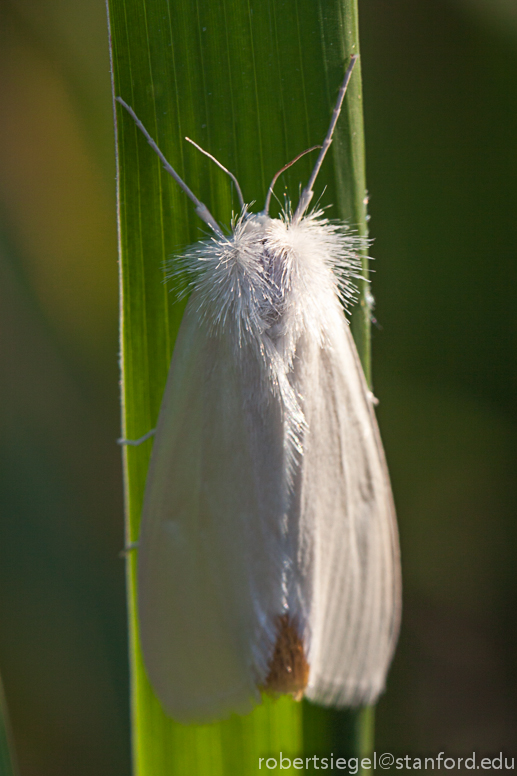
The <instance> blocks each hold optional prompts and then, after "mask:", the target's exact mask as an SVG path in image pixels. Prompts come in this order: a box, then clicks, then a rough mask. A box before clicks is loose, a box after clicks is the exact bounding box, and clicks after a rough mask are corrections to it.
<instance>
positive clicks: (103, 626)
mask: <svg viewBox="0 0 517 776" xmlns="http://www.w3.org/2000/svg"><path fill="white" fill-rule="evenodd" d="M304 2H311V0H299V5H300V8H301V12H302V13H303V3H304ZM359 7H360V14H361V19H360V21H361V39H362V54H363V58H362V64H363V76H364V92H365V119H366V140H367V169H368V183H369V189H370V197H371V199H370V212H371V216H372V220H371V232H372V236H373V237H375V245H374V248H373V250H372V253H373V255H374V256H375V257H376V262H375V264H374V269H375V275H374V276H373V280H374V282H373V291H374V294H375V297H376V300H377V307H376V311H375V315H376V318H377V321H378V326H376V327H374V331H373V343H374V379H375V391H376V394H377V395H378V396H379V398H380V401H381V403H380V407H379V418H380V422H381V426H382V432H383V436H384V441H385V446H386V449H387V454H388V460H389V463H390V469H391V473H392V478H393V485H394V489H395V496H396V501H397V506H398V513H399V521H400V528H401V540H402V549H403V563H404V578H405V609H404V620H403V628H402V635H401V641H400V646H399V649H398V652H397V655H396V658H395V662H394V666H393V669H392V671H391V674H390V678H389V687H388V693H387V694H386V695H385V696H384V697H383V699H382V700H381V702H380V704H379V707H378V712H377V750H378V751H383V750H389V751H393V752H398V753H402V754H406V753H414V754H429V755H432V754H436V753H438V752H440V751H446V752H447V753H448V754H459V755H461V754H465V753H467V754H468V753H470V752H471V751H472V750H476V751H478V752H479V753H482V754H490V753H494V754H495V753H498V752H499V751H500V750H501V749H502V750H503V751H506V752H510V753H512V752H513V753H515V749H516V746H515V741H516V740H517V693H516V685H517V657H516V656H517V576H516V574H515V571H514V569H515V560H514V558H515V553H516V549H517V541H516V539H517V536H516V534H517V530H516V523H517V521H516V512H517V508H516V505H517V476H516V468H517V467H516V463H517V461H516V458H517V453H516V445H515V441H514V440H515V437H516V435H517V407H516V401H515V393H516V388H517V380H516V377H517V359H516V356H517V352H516V351H517V347H516V346H517V306H516V304H515V301H514V297H515V294H516V291H517V284H516V279H517V278H516V275H517V261H516V258H517V257H516V247H517V212H516V204H517V195H516V182H517V143H516V141H517V3H516V2H515V0H359ZM0 30H1V31H0V39H1V45H0V94H1V101H0V352H1V356H0V385H1V400H0V428H1V453H0V455H1V466H0V478H1V481H0V508H1V521H0V673H1V674H2V677H3V680H4V684H5V692H6V696H7V701H8V704H9V709H10V714H11V718H12V726H13V729H14V736H15V740H16V744H17V749H18V755H19V759H20V763H21V771H22V776H69V775H70V774H73V775H74V776H87V775H88V776H90V775H91V774H95V776H119V775H120V776H128V774H129V731H128V700H127V681H128V679H127V661H126V631H125V604H124V568H123V562H122V561H121V560H120V559H119V558H118V552H119V550H120V549H121V547H122V545H123V514H122V485H121V466H120V451H119V449H118V448H117V445H116V444H115V440H116V438H117V436H118V434H119V409H118V366H117V269H116V229H115V182H114V175H115V166H114V159H113V130H112V113H111V111H112V108H111V96H110V82H109V72H108V70H109V60H108V47H107V32H106V21H105V11H104V4H103V2H102V0H74V1H73V2H70V1H69V0H0Z"/></svg>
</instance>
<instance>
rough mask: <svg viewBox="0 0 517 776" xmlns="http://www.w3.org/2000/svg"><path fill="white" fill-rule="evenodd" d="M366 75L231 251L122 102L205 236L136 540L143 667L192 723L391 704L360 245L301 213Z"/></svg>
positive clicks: (244, 220) (392, 565)
mask: <svg viewBox="0 0 517 776" xmlns="http://www.w3.org/2000/svg"><path fill="white" fill-rule="evenodd" d="M355 59H356V58H355V57H354V58H353V59H352V61H351V63H350V66H349V68H348V70H347V73H346V77H345V81H344V83H343V85H342V87H341V90H340V93H339V98H338V101H337V105H336V108H335V110H334V113H333V117H332V121H331V124H330V128H329V131H328V134H327V137H326V138H325V141H324V143H323V146H321V152H320V154H319V158H318V161H317V163H316V166H315V168H314V171H313V173H312V175H311V178H310V180H309V183H308V185H307V186H306V188H305V189H304V190H303V191H302V193H301V197H300V202H299V204H298V206H297V208H296V210H295V211H294V214H291V212H290V210H289V208H288V209H287V210H286V212H284V213H283V214H282V215H281V216H280V217H279V218H271V217H270V216H269V215H268V205H269V199H270V196H271V191H272V187H273V185H274V182H275V180H276V177H278V176H275V180H274V181H273V183H272V185H271V187H270V190H269V192H268V197H267V201H266V207H265V209H264V211H263V212H261V213H259V214H252V213H250V212H249V210H248V208H247V207H246V206H245V205H244V204H243V202H242V197H241V204H242V211H241V214H240V216H239V218H238V220H237V221H236V222H235V223H234V225H233V230H232V233H231V235H229V236H226V235H224V234H223V232H222V231H221V229H220V227H219V226H218V224H217V223H216V222H215V220H214V219H213V217H212V216H211V215H210V213H209V211H208V210H207V208H206V207H205V206H204V205H203V204H202V203H201V202H199V200H198V199H197V198H196V197H195V196H194V194H193V193H192V192H191V191H190V189H188V187H187V186H186V184H185V183H184V182H183V181H182V180H181V179H180V178H179V176H178V175H177V173H176V172H175V171H174V170H173V169H172V168H171V167H170V165H169V164H168V163H167V161H166V160H165V158H164V157H163V154H161V152H160V151H159V149H158V148H157V146H156V144H155V143H154V141H153V140H152V138H151V137H150V136H149V134H148V133H147V131H146V130H145V128H144V127H143V125H142V124H141V122H140V121H139V120H138V119H137V117H136V116H135V114H134V112H133V110H132V109H131V108H129V106H127V105H126V103H124V102H123V101H122V100H121V99H120V98H118V99H119V102H120V103H121V104H122V105H123V106H124V107H125V108H126V109H127V110H128V111H129V113H130V114H131V116H132V117H133V118H134V119H135V121H136V122H137V124H138V126H139V127H140V129H141V130H142V131H143V132H144V134H145V136H146V138H147V140H148V142H149V143H150V144H151V145H152V147H153V148H154V149H155V150H156V151H157V153H158V154H159V155H160V158H161V160H162V162H163V163H164V165H165V166H166V169H167V170H168V171H169V172H170V173H171V174H172V175H173V176H174V178H175V179H176V180H177V181H178V183H179V184H180V185H181V187H182V188H183V189H184V191H185V192H186V193H187V194H188V196H189V197H190V198H191V199H192V200H193V201H194V203H195V204H196V210H197V212H198V214H199V215H200V216H201V218H202V219H203V220H204V221H205V222H206V223H207V224H208V225H209V226H210V227H211V229H212V231H213V234H212V236H211V237H209V238H208V239H206V240H204V241H202V242H199V243H197V244H196V245H194V246H193V247H191V248H190V249H189V250H188V251H187V252H186V254H185V255H184V257H183V260H182V263H183V265H184V266H185V267H186V268H187V271H188V273H189V275H190V282H191V286H192V289H193V291H192V295H191V297H190V299H189V302H188V304H187V307H186V310H185V314H184V318H183V321H182V324H181V328H180V332H179V334H178V339H177V341H176V345H175V349H174V355H173V359H172V365H171V369H170V373H169V377H168V381H167V387H166V389H165V395H164V398H163V403H162V406H161V410H160V416H159V420H158V426H157V430H156V438H155V442H154V449H153V452H152V458H151V464H150V469H149V474H148V478H147V485H146V492H145V501H144V507H143V515H142V524H141V532H140V538H139V544H138V553H139V557H138V610H139V620H140V638H141V644H142V650H143V655H144V660H145V665H146V669H147V673H148V675H149V679H150V681H151V684H152V686H153V688H154V690H155V692H156V694H157V695H158V697H159V699H160V700H161V702H162V705H163V707H164V708H165V710H166V711H167V712H168V713H169V714H170V715H171V716H172V717H173V718H174V719H176V720H178V721H180V722H184V723H190V722H198V723H202V722H209V721H212V720H217V719H221V718H224V717H227V716H228V715H229V714H230V713H232V712H237V713H239V714H245V713H247V712H249V711H250V710H251V709H252V708H253V706H254V705H255V704H257V703H260V700H261V690H265V691H268V692H270V693H273V694H277V693H291V694H292V695H293V696H294V697H296V698H300V697H302V695H305V696H306V697H307V698H309V699H310V700H312V701H314V702H316V703H320V704H324V705H329V706H337V707H343V706H358V705H363V704H370V703H373V702H374V701H375V700H376V699H377V697H378V695H379V693H380V692H381V691H382V690H383V688H384V684H385V679H386V673H387V670H388V667H389V663H390V660H391V657H392V653H393V650H394V646H395V642H396V638H397V634H398V626H399V616H400V571H399V550H398V537H397V528H396V523H395V515H394V507H393V500H392V495H391V488H390V483H389V479H388V473H387V469H386V463H385V459H384V453H383V449H382V445H381V441H380V437H379V432H378V428H377V423H376V419H375V415H374V412H373V407H372V404H373V401H372V399H373V397H372V394H371V393H370V391H369V389H368V386H367V384H366V380H365V377H364V374H363V371H362V368H361V364H360V362H359V358H358V355H357V352H356V348H355V345H354V341H353V339H352V336H351V333H350V328H349V325H348V322H347V320H346V318H345V315H344V312H343V306H342V303H343V302H345V303H346V302H347V301H348V300H349V299H350V298H351V297H352V296H353V293H354V290H353V285H352V277H353V276H354V275H357V273H358V272H359V266H360V265H359V261H358V258H357V251H358V249H359V248H360V247H361V245H362V243H361V240H360V238H358V237H357V236H354V235H353V233H351V231H350V230H349V229H348V227H347V226H345V225H343V224H340V225H338V224H336V223H332V222H330V221H328V220H327V219H326V218H324V217H323V213H322V211H321V210H316V211H313V212H311V213H309V214H308V215H306V211H307V208H308V206H309V203H310V200H311V197H312V194H313V191H312V187H313V184H314V182H315V179H316V176H317V174H318V171H319V169H320V166H321V163H322V161H323V158H324V156H325V154H326V151H327V149H328V147H329V145H330V143H331V141H332V134H333V131H334V127H335V124H336V122H337V119H338V116H339V112H340V109H341V105H342V102H343V98H344V95H345V91H346V88H347V85H348V81H349V79H350V76H351V72H352V68H353V65H354V62H355ZM220 166H222V165H220ZM223 169H225V168H223ZM284 169H285V168H284ZM232 177H233V176H232ZM237 186H238V184H237ZM237 190H238V192H239V193H240V189H239V188H238V189H237ZM363 244H364V243H363ZM147 436H148V435H146V437H147Z"/></svg>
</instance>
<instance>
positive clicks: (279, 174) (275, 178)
mask: <svg viewBox="0 0 517 776" xmlns="http://www.w3.org/2000/svg"><path fill="white" fill-rule="evenodd" d="M321 147H322V146H319V145H317V146H312V148H308V149H307V150H306V151H302V153H301V154H298V156H295V158H294V159H292V161H290V162H288V163H287V164H286V165H284V166H283V167H282V169H281V170H279V171H278V172H277V173H276V175H275V176H274V178H273V180H272V181H271V185H270V186H269V189H268V190H267V195H266V202H265V205H264V210H263V211H262V213H263V214H264V215H265V216H267V215H268V213H269V205H270V203H271V195H272V194H273V189H274V188H275V183H276V182H277V180H278V179H279V177H280V176H281V175H282V173H283V172H285V171H286V170H288V169H289V167H292V166H293V164H294V163H295V162H297V161H298V159H301V158H302V156H305V154H308V153H310V152H311V151H315V150H316V148H321Z"/></svg>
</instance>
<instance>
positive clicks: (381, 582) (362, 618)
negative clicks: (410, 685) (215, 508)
mask: <svg viewBox="0 0 517 776" xmlns="http://www.w3.org/2000/svg"><path fill="white" fill-rule="evenodd" d="M336 307H337V305H333V304H332V303H330V304H329V305H328V307H327V309H328V315H329V316H330V320H329V325H328V329H327V331H328V344H327V345H326V346H324V347H321V346H320V345H317V344H316V343H314V342H306V343H305V345H304V346H302V352H301V357H300V360H299V363H300V365H301V366H300V369H301V375H300V381H301V382H300V386H299V390H300V393H301V395H302V396H303V401H304V411H305V414H306V419H307V423H308V427H309V434H308V438H307V440H306V445H305V448H306V449H305V452H304V458H303V464H302V466H303V469H302V473H301V494H300V497H301V503H302V507H301V514H302V526H301V528H302V532H304V533H305V536H306V541H305V546H309V547H310V548H311V550H310V554H311V556H312V558H311V563H310V565H311V566H312V574H311V577H312V590H311V594H310V595H311V636H310V639H311V640H310V648H309V664H310V675H309V684H308V687H307V690H306V695H307V697H308V698H309V699H311V700H313V701H315V702H316V703H321V704H324V705H336V706H356V705H363V704H369V703H372V702H373V701H374V700H375V699H376V698H377V696H378V695H379V693H380V692H381V691H382V690H383V689H384V683H385V677H386V673H387V670H388V667H389V663H390V660H391V657H392V653H393V650H394V647H395V642H396V638H397V635H398V627H399V619H400V567H399V549H398V533H397V526H396V519H395V511H394V505H393V498H392V493H391V487H390V482H389V478H388V472H387V468H386V462H385V458H384V452H383V448H382V443H381V440H380V436H379V431H378V427H377V421H376V418H375V414H374V412H373V408H372V401H371V399H372V395H371V393H370V392H369V390H368V387H367V384H366V381H365V378H364V374H363V371H362V367H361V364H360V361H359V357H358V355H357V351H356V347H355V344H354V341H353V338H352V335H351V332H350V327H349V326H348V325H347V323H346V321H345V318H344V316H343V313H342V311H341V309H336Z"/></svg>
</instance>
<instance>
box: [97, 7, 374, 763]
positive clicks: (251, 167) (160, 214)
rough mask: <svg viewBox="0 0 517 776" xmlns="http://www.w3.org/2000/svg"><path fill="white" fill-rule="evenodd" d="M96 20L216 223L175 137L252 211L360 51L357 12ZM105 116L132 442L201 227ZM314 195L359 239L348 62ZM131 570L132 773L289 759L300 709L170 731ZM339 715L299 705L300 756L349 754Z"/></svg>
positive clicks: (169, 13) (156, 380)
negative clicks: (146, 655)
mask: <svg viewBox="0 0 517 776" xmlns="http://www.w3.org/2000/svg"><path fill="white" fill-rule="evenodd" d="M109 14H110V26H111V42H112V60H113V74H114V91H115V95H120V96H121V97H122V98H123V99H124V100H125V101H126V102H128V103H129V104H130V105H131V106H132V107H133V108H134V110H135V111H136V113H137V114H138V115H139V117H140V118H141V120H142V121H143V123H144V124H145V126H146V127H147V129H148V130H149V131H150V133H151V134H152V135H153V137H154V138H155V140H156V141H157V143H158V145H159V146H160V148H161V149H162V151H163V152H164V153H165V155H166V156H167V158H168V159H169V161H170V162H171V164H172V165H173V166H174V167H175V169H176V170H177V171H178V173H179V174H180V175H181V176H182V177H183V178H184V180H186V182H187V183H188V185H189V186H190V187H191V188H192V189H193V190H194V192H195V194H196V195H197V196H198V197H199V198H200V199H201V200H202V201H203V202H205V203H206V205H207V206H208V207H209V209H210V210H211V212H212V213H213V215H214V216H215V218H216V219H217V220H218V221H219V222H221V223H225V224H229V222H230V217H231V212H232V208H233V209H234V210H237V209H238V201H237V198H236V196H235V192H234V191H233V189H232V185H231V183H230V181H229V179H228V177H227V176H226V175H225V174H224V173H223V172H221V171H220V170H219V169H218V168H217V167H215V165H213V164H212V163H211V162H210V161H209V160H207V159H206V158H205V157H203V156H202V155H201V154H200V153H199V152H198V151H196V149H194V148H192V147H191V146H189V145H188V144H186V143H185V142H184V137H185V136H186V135H187V136H189V137H191V138H192V139H193V140H195V141H196V142H197V143H199V145H201V146H202V147H203V148H205V149H206V150H208V151H209V152H210V153H212V154H213V155H214V156H216V157H217V158H218V159H219V160H220V161H221V162H222V163H223V164H225V165H226V166H227V167H228V168H229V169H231V170H232V172H234V173H235V174H236V175H237V178H238V179H239V182H240V185H241V187H242V189H243V192H244V198H245V200H246V201H247V202H252V201H254V200H255V201H256V202H257V206H258V208H261V207H262V206H263V202H264V198H265V194H266V191H267V187H268V185H269V182H270V180H271V179H272V177H273V175H274V173H275V172H276V171H277V170H278V169H280V168H281V167H282V166H283V165H284V164H285V162H286V161H288V160H289V159H291V158H293V157H294V156H296V155H297V154H298V153H299V152H300V151H303V150H304V149H306V148H308V147H310V146H312V145H315V144H317V143H320V142H321V141H322V139H323V137H324V136H325V134H326V130H327V126H328V121H329V118H330V114H331V110H332V107H333V103H334V101H335V98H336V95H337V91H338V88H339V86H340V83H341V80H342V78H343V73H344V68H345V65H346V62H347V61H348V58H349V56H350V54H352V53H356V52H357V51H358V36H357V8H356V3H355V0H354V1H353V2H348V1H347V2H343V1H341V2H340V1H338V0H326V1H325V2H324V0H316V2H315V0H292V1H291V2H288V3H285V2H281V1H280V0H264V1H263V2H260V3H255V4H252V3H251V0H219V1H218V2H213V0H174V2H167V0H109ZM117 113H118V121H117V146H118V147H117V151H118V176H119V181H118V185H119V227H120V230H119V234H120V256H121V321H122V323H121V348H122V401H123V411H122V420H123V429H124V435H125V436H126V437H128V438H133V439H134V438H137V437H139V436H141V435H143V434H144V433H146V432H147V431H148V430H149V429H151V428H152V427H154V425H155V424H156V419H157V416H158V411H159V407H160V402H161V397H162V393H163V389H164V385H165V379H166V376H167V371H168V368H169V365H170V359H171V354H172V349H173V344H174V339H175V337H176V333H177V330H178V327H179V323H180V320H181V316H182V312H183V305H182V304H181V303H178V302H176V301H175V297H174V294H171V293H169V290H170V284H169V285H167V286H166V285H165V283H164V276H165V262H166V261H167V260H169V259H170V258H171V256H174V255H175V254H177V253H178V252H180V251H181V250H182V248H184V247H185V246H186V245H188V244H190V243H191V242H194V241H196V240H197V239H199V237H200V236H201V233H202V226H203V225H202V224H201V222H200V221H199V219H198V218H197V216H196V215H195V213H194V210H193V207H192V204H191V203H190V202H189V201H188V200H187V197H186V196H185V195H184V193H183V192H182V191H181V190H180V189H179V187H178V186H177V184H176V183H175V182H174V181H173V180H172V179H171V178H170V177H169V176H167V175H166V174H165V173H164V172H163V171H162V170H161V165H160V163H159V161H158V159H157V158H156V156H155V155H154V154H153V152H152V151H151V149H150V148H149V146H148V145H147V144H146V142H145V140H144V139H143V137H142V136H141V134H140V133H139V131H138V130H137V128H136V127H135V126H134V124H133V122H132V121H131V119H130V118H129V117H128V116H127V114H126V115H125V114H124V113H123V111H122V109H121V108H118V109H117ZM313 163H314V158H313V157H311V156H309V157H304V158H303V159H302V160H300V162H298V163H297V164H296V165H295V167H293V168H291V169H290V170H289V171H288V172H287V173H286V174H285V175H284V176H283V177H282V178H281V180H280V182H279V184H278V186H277V194H278V196H279V197H280V199H282V185H284V186H286V187H287V190H288V191H289V193H290V196H291V198H292V199H293V200H295V201H296V199H297V196H298V186H299V183H300V182H304V181H306V180H307V178H308V176H309V173H310V169H311V165H312V164H313ZM325 186H326V187H327V188H326V192H325V194H324V197H323V200H322V204H323V205H327V204H333V205H334V207H333V208H332V209H331V210H329V215H330V217H334V218H336V217H341V218H345V219H347V220H348V221H349V222H351V223H352V224H355V225H356V226H357V228H358V230H359V232H360V233H361V234H365V233H366V207H365V204H364V198H365V178H364V149H363V128H362V105H361V78H360V65H359V66H358V67H356V69H355V73H354V76H353V79H352V82H351V85H350V89H349V94H348V96H347V98H346V101H345V106H344V110H343V114H342V117H341V119H340V122H339V125H338V129H337V133H336V139H335V143H334V145H333V149H332V154H331V155H329V158H328V159H327V160H326V163H325V165H324V168H323V170H322V173H321V176H320V178H319V180H318V182H317V195H318V193H320V192H322V191H323V189H324V188H325ZM273 212H274V209H273ZM360 310H361V311H362V313H363V314H362V315H361V314H359V315H356V321H355V322H354V332H355V334H356V337H357V338H358V345H359V349H360V352H361V356H362V358H363V363H365V365H366V368H368V359H369V355H368V354H369V351H368V331H367V328H368V316H367V315H366V314H365V313H366V312H367V310H366V307H364V306H363V307H362V308H360ZM151 447H152V442H151V441H149V442H146V443H144V444H143V445H141V446H140V447H137V448H127V449H125V450H124V460H125V463H124V466H125V483H126V505H127V539H128V541H134V540H135V539H136V538H137V537H138V525H139V520H140V511H141V506H142V497H143V490H144V485H145V478H146V472H147V466H148V460H149V454H150V451H151ZM135 564H136V557H135V556H134V555H131V556H130V557H129V559H128V601H129V604H128V605H129V622H130V652H131V675H132V715H133V722H132V724H133V742H134V762H135V773H136V774H138V776H173V775H176V774H178V775H179V774H185V773H189V774H191V776H226V775H227V774H239V776H246V774H252V773H253V774H254V773H256V772H257V768H258V757H259V756H267V755H272V756H275V755H278V752H279V751H282V752H283V753H284V754H286V755H287V756H290V757H292V756H293V755H296V754H297V753H300V752H301V751H302V747H303V743H302V708H303V707H302V706H301V705H300V704H296V703H294V702H293V701H291V700H290V699H288V698H283V699H281V700H280V701H278V702H276V703H274V702H272V701H267V702H266V703H265V704H264V706H262V707H260V708H257V709H256V711H254V712H253V714H251V715H250V716H248V717H246V718H237V717H235V718H233V719H231V720H228V721H227V722H223V723H221V724H217V725H210V726H202V727H200V726H190V727H184V726H181V725H178V724H176V723H174V722H172V721H171V720H170V719H168V718H167V717H166V716H165V715H164V714H163V712H162V710H161V707H160V704H159V703H158V701H157V700H156V698H155V696H154V694H153V692H152V689H151V688H150V686H149V684H148V681H147V678H146V675H145V671H144V668H143V664H142V659H141V654H140V650H139V644H138V629H137V620H136V607H135ZM307 708H309V707H307ZM329 714H330V717H329ZM321 715H323V716H321ZM363 716H364V715H363ZM352 717H353V719H352ZM352 717H350V715H349V716H348V717H346V716H345V717H343V716H342V715H341V716H340V715H339V714H336V713H332V712H325V713H324V712H321V711H320V710H318V709H316V708H315V707H310V711H308V712H307V715H306V720H308V719H310V720H312V721H311V723H310V725H311V728H312V729H313V730H314V731H318V730H320V729H321V734H319V735H316V736H312V737H310V736H309V739H308V740H310V741H311V746H314V747H316V748H321V747H323V746H327V744H328V742H329V741H330V745H332V746H333V745H334V741H335V737H334V738H332V737H331V738H329V737H328V729H329V726H330V727H331V728H332V729H333V730H340V726H341V728H342V729H341V733H340V734H339V735H338V738H339V736H341V734H343V735H344V736H345V738H346V737H347V736H348V735H349V734H351V735H352V737H353V739H354V741H358V740H359V738H360V735H359V734H358V733H357V728H358V725H359V728H361V730H362V729H363V728H364V729H366V728H365V725H364V724H363V722H362V721H361V720H362V717H361V716H360V715H359V716H358V715H352ZM318 720H319V722H318ZM329 720H330V721H329ZM347 720H348V721H347ZM358 720H359V723H358ZM320 723H321V724H320ZM306 724H307V722H306ZM325 730H326V731H327V732H325ZM350 731H352V733H350ZM354 731H356V732H354ZM361 735H362V734H361ZM363 738H364V736H363ZM325 742H327V743H325ZM314 751H315V750H314ZM310 753H312V752H310Z"/></svg>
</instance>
